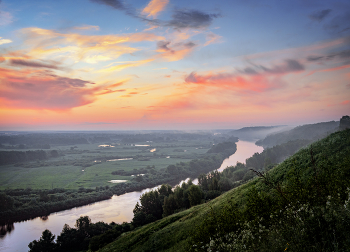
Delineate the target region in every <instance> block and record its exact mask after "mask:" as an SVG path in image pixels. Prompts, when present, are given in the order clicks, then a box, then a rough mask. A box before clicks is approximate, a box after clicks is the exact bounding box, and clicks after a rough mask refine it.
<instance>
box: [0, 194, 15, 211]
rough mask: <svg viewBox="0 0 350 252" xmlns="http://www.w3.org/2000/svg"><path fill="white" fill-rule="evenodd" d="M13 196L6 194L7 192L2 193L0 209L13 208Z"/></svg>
mask: <svg viewBox="0 0 350 252" xmlns="http://www.w3.org/2000/svg"><path fill="white" fill-rule="evenodd" d="M13 202H14V200H13V198H12V197H11V196H8V195H6V194H5V193H0V210H1V211H5V210H8V209H12V208H13Z"/></svg>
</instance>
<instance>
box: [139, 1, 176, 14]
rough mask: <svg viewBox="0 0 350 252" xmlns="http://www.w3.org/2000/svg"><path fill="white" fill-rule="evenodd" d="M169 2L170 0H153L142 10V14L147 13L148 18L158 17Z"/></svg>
mask: <svg viewBox="0 0 350 252" xmlns="http://www.w3.org/2000/svg"><path fill="white" fill-rule="evenodd" d="M168 3H169V0H151V1H150V2H149V3H148V5H147V6H146V7H145V8H144V9H143V10H142V14H144V15H147V17H148V18H150V17H152V18H156V17H157V16H158V14H159V12H161V11H163V10H164V9H165V7H166V6H167V5H168Z"/></svg>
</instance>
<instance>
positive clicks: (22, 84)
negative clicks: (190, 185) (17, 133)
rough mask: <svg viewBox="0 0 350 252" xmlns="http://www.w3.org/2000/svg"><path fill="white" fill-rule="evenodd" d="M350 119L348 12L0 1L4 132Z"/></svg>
mask: <svg viewBox="0 0 350 252" xmlns="http://www.w3.org/2000/svg"><path fill="white" fill-rule="evenodd" d="M349 114H350V2H349V1H348V0H341V1H337V0H328V1H324V0H293V1H286V0H283V1H281V0H264V1H261V0H216V1H203V0H189V1H183V0H177V1H174V0H150V1H148V0H147V1H146V0H143V1H141V0H126V1H122V0H74V1H72V0H69V1H68V0H60V1H54V0H46V1H45V0H32V1H27V0H2V1H1V0H0V130H2V131H8V130H143V129H145V130H149V129H180V130H181V129H186V130H188V129H236V128H240V127H244V126H267V125H301V124H305V123H316V122H324V121H331V120H339V119H340V118H341V116H343V115H349Z"/></svg>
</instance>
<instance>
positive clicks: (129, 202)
mask: <svg viewBox="0 0 350 252" xmlns="http://www.w3.org/2000/svg"><path fill="white" fill-rule="evenodd" d="M262 150H263V148H262V147H259V146H256V145H255V144H254V143H250V142H245V141H239V142H238V143H237V151H236V153H235V154H233V155H232V156H230V157H229V158H228V159H226V160H225V161H224V162H223V164H222V166H221V167H220V168H219V170H220V171H221V170H223V169H224V168H226V167H227V166H230V165H235V164H236V163H237V162H242V163H243V162H245V159H246V158H248V157H250V156H252V155H253V154H254V153H255V152H262ZM193 183H194V184H197V183H198V180H197V179H195V180H194V181H193ZM156 188H158V186H157V187H154V188H149V189H145V190H142V191H141V192H131V193H126V194H123V195H119V196H117V195H114V196H113V197H112V198H111V199H109V200H104V201H100V202H96V203H93V204H90V205H87V206H82V207H76V208H72V209H69V210H66V211H61V212H57V213H53V214H50V215H49V216H45V217H40V218H39V217H38V218H35V219H32V220H28V221H24V222H17V223H14V224H8V225H4V226H0V229H1V236H0V251H1V252H15V251H28V244H29V242H31V241H33V240H38V239H39V238H40V236H41V234H42V232H43V231H44V230H45V229H49V230H50V231H51V232H52V233H53V234H54V235H56V237H57V235H59V234H60V233H61V231H62V228H63V225H64V224H65V223H66V224H68V225H69V226H71V227H73V226H74V224H75V221H76V220H77V219H78V218H79V217H80V216H84V215H87V216H89V217H90V218H91V220H92V222H98V221H104V222H106V223H111V222H112V221H114V222H116V223H122V222H124V221H127V222H130V221H131V220H132V218H133V209H134V207H135V204H136V202H137V201H138V200H139V198H140V196H141V195H142V194H143V193H145V192H148V191H150V190H152V189H156Z"/></svg>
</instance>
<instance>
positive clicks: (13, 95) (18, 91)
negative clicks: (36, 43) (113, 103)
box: [0, 68, 125, 110]
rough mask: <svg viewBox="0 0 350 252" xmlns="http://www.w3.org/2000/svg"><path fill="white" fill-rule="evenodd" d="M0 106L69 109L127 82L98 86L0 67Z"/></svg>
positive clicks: (71, 79)
mask: <svg viewBox="0 0 350 252" xmlns="http://www.w3.org/2000/svg"><path fill="white" fill-rule="evenodd" d="M0 76H1V77H0V83H1V86H0V103H1V104H2V105H3V106H5V107H15V108H24V109H47V110H68V109H71V108H74V107H79V106H83V105H86V104H89V103H92V102H93V101H95V100H96V96H98V95H103V94H108V93H111V92H117V90H113V89H114V88H116V87H119V86H121V85H123V84H124V82H125V81H122V82H119V83H114V84H110V85H99V86H97V85H96V84H95V83H93V82H90V81H85V80H82V79H78V78H69V77H62V76H58V75H55V74H53V73H52V72H51V71H49V70H41V69H39V70H37V69H35V70H30V69H24V70H12V69H5V68H0Z"/></svg>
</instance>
